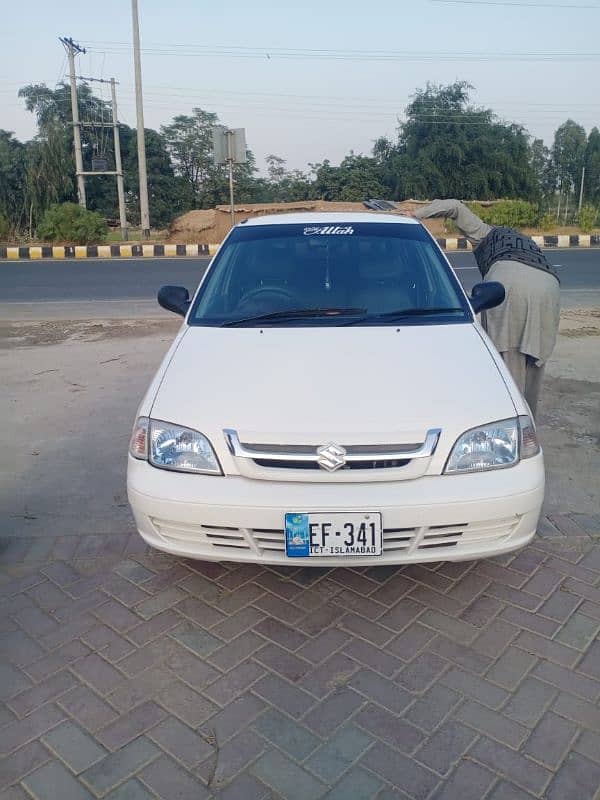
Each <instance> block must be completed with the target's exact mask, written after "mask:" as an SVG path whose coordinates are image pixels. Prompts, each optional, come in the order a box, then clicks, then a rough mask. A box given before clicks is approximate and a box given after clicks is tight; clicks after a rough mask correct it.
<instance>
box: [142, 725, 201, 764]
mask: <svg viewBox="0 0 600 800" xmlns="http://www.w3.org/2000/svg"><path fill="white" fill-rule="evenodd" d="M146 735H147V736H148V738H150V739H152V741H153V742H155V743H156V744H158V745H159V746H160V747H162V749H163V750H166V751H167V753H170V754H171V755H172V756H173V757H174V758H176V759H177V760H178V761H181V762H182V764H183V765H184V766H186V767H187V768H188V769H192V768H193V767H195V766H197V765H198V764H199V763H200V762H201V761H204V760H205V759H206V758H208V757H209V756H210V755H212V754H213V745H211V744H209V742H207V741H206V739H205V738H204V737H202V736H200V735H199V734H198V733H196V732H195V731H193V730H192V729H191V728H189V727H188V726H187V725H184V724H183V722H180V721H179V720H178V719H177V718H176V717H168V718H167V719H165V720H163V721H162V722H161V723H160V724H159V725H156V727H154V728H152V730H151V731H148V733H147V734H146Z"/></svg>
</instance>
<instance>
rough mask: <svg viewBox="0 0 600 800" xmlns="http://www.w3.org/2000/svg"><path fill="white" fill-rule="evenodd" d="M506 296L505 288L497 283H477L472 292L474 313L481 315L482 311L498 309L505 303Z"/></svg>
mask: <svg viewBox="0 0 600 800" xmlns="http://www.w3.org/2000/svg"><path fill="white" fill-rule="evenodd" d="M505 295H506V292H505V291H504V286H503V285H502V284H501V283H498V282H497V281H486V282H484V283H476V284H475V286H474V287H473V291H472V292H471V305H472V306H473V311H474V312H475V313H476V314H479V312H480V311H486V310H487V309H488V308H496V306H499V305H500V303H503V302H504V297H505Z"/></svg>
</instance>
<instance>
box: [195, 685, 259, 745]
mask: <svg viewBox="0 0 600 800" xmlns="http://www.w3.org/2000/svg"><path fill="white" fill-rule="evenodd" d="M265 705H266V704H265V703H264V701H263V700H261V699H260V698H259V697H256V695H254V694H251V693H250V692H247V693H246V694H243V695H242V696H241V697H237V698H236V699H235V700H233V701H232V702H231V703H229V705H227V706H225V708H223V709H221V711H218V712H217V713H216V714H215V715H214V716H212V717H211V718H210V719H208V720H207V721H206V723H205V724H204V725H203V726H202V727H203V729H205V730H207V731H212V732H213V733H214V734H215V735H216V736H217V738H218V740H219V742H224V741H227V739H229V738H230V737H231V736H233V735H234V734H235V733H236V732H237V731H238V730H241V729H242V728H244V727H245V726H246V725H248V724H250V723H251V722H252V720H254V719H255V718H256V717H257V716H258V715H259V714H260V712H261V711H263V710H264V708H265Z"/></svg>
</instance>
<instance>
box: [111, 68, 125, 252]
mask: <svg viewBox="0 0 600 800" xmlns="http://www.w3.org/2000/svg"><path fill="white" fill-rule="evenodd" d="M110 95H111V101H112V121H113V131H114V137H115V170H116V171H117V194H118V196H119V221H120V223H121V238H122V239H123V240H124V241H127V239H128V238H129V232H128V230H127V215H126V213H125V187H124V185H123V166H122V164H121V140H120V138H119V118H118V116H117V91H116V89H115V79H114V78H111V79H110Z"/></svg>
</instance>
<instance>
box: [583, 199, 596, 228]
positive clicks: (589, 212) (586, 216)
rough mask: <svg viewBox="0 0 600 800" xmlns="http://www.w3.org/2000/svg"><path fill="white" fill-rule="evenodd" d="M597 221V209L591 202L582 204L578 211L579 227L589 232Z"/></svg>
mask: <svg viewBox="0 0 600 800" xmlns="http://www.w3.org/2000/svg"><path fill="white" fill-rule="evenodd" d="M597 222H598V209H597V208H596V207H595V206H593V205H592V204H591V203H587V204H586V205H584V206H582V208H581V211H580V212H579V227H580V228H581V230H582V231H583V232H584V233H591V232H592V231H593V230H594V227H595V225H596V223H597Z"/></svg>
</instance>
